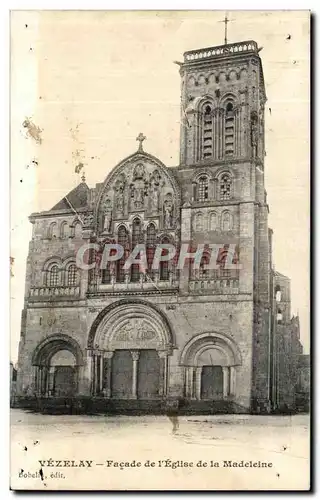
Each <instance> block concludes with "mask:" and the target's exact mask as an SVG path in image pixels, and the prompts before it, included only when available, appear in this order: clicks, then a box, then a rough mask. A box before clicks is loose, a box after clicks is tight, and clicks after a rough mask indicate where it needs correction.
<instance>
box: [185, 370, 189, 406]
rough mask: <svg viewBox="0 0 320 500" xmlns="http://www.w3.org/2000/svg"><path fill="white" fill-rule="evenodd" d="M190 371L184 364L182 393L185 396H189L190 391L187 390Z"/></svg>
mask: <svg viewBox="0 0 320 500" xmlns="http://www.w3.org/2000/svg"><path fill="white" fill-rule="evenodd" d="M189 376H190V372H189V367H188V366H185V367H184V384H185V385H184V393H185V396H186V398H188V397H190V391H189V380H190V378H189Z"/></svg>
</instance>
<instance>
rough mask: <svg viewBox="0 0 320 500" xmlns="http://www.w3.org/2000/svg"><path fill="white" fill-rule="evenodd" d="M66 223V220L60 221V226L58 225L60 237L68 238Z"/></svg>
mask: <svg viewBox="0 0 320 500" xmlns="http://www.w3.org/2000/svg"><path fill="white" fill-rule="evenodd" d="M68 229H69V227H68V223H67V222H66V221H64V222H62V224H61V227H60V237H61V238H62V239H65V238H68V232H69V231H68Z"/></svg>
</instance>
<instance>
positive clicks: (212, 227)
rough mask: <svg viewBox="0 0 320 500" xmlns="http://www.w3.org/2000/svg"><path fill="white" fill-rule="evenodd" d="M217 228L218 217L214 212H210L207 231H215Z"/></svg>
mask: <svg viewBox="0 0 320 500" xmlns="http://www.w3.org/2000/svg"><path fill="white" fill-rule="evenodd" d="M217 226H218V217H217V214H216V213H215V212H212V213H211V214H210V217H209V229H210V231H215V230H216V229H217Z"/></svg>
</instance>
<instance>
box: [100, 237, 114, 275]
mask: <svg viewBox="0 0 320 500" xmlns="http://www.w3.org/2000/svg"><path fill="white" fill-rule="evenodd" d="M111 243H113V241H111V240H106V241H105V244H106V245H110V244H111ZM116 253H117V251H116V250H115V249H112V250H111V252H110V257H113V256H114V255H116ZM114 264H115V263H114ZM114 264H111V262H110V261H109V260H108V262H105V263H104V266H105V267H104V268H103V269H102V278H101V282H102V283H105V284H107V283H111V265H112V266H113V265H114Z"/></svg>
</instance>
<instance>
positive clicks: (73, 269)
mask: <svg viewBox="0 0 320 500" xmlns="http://www.w3.org/2000/svg"><path fill="white" fill-rule="evenodd" d="M77 284H78V269H77V266H76V265H75V264H70V265H69V266H68V268H67V285H68V286H77Z"/></svg>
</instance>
